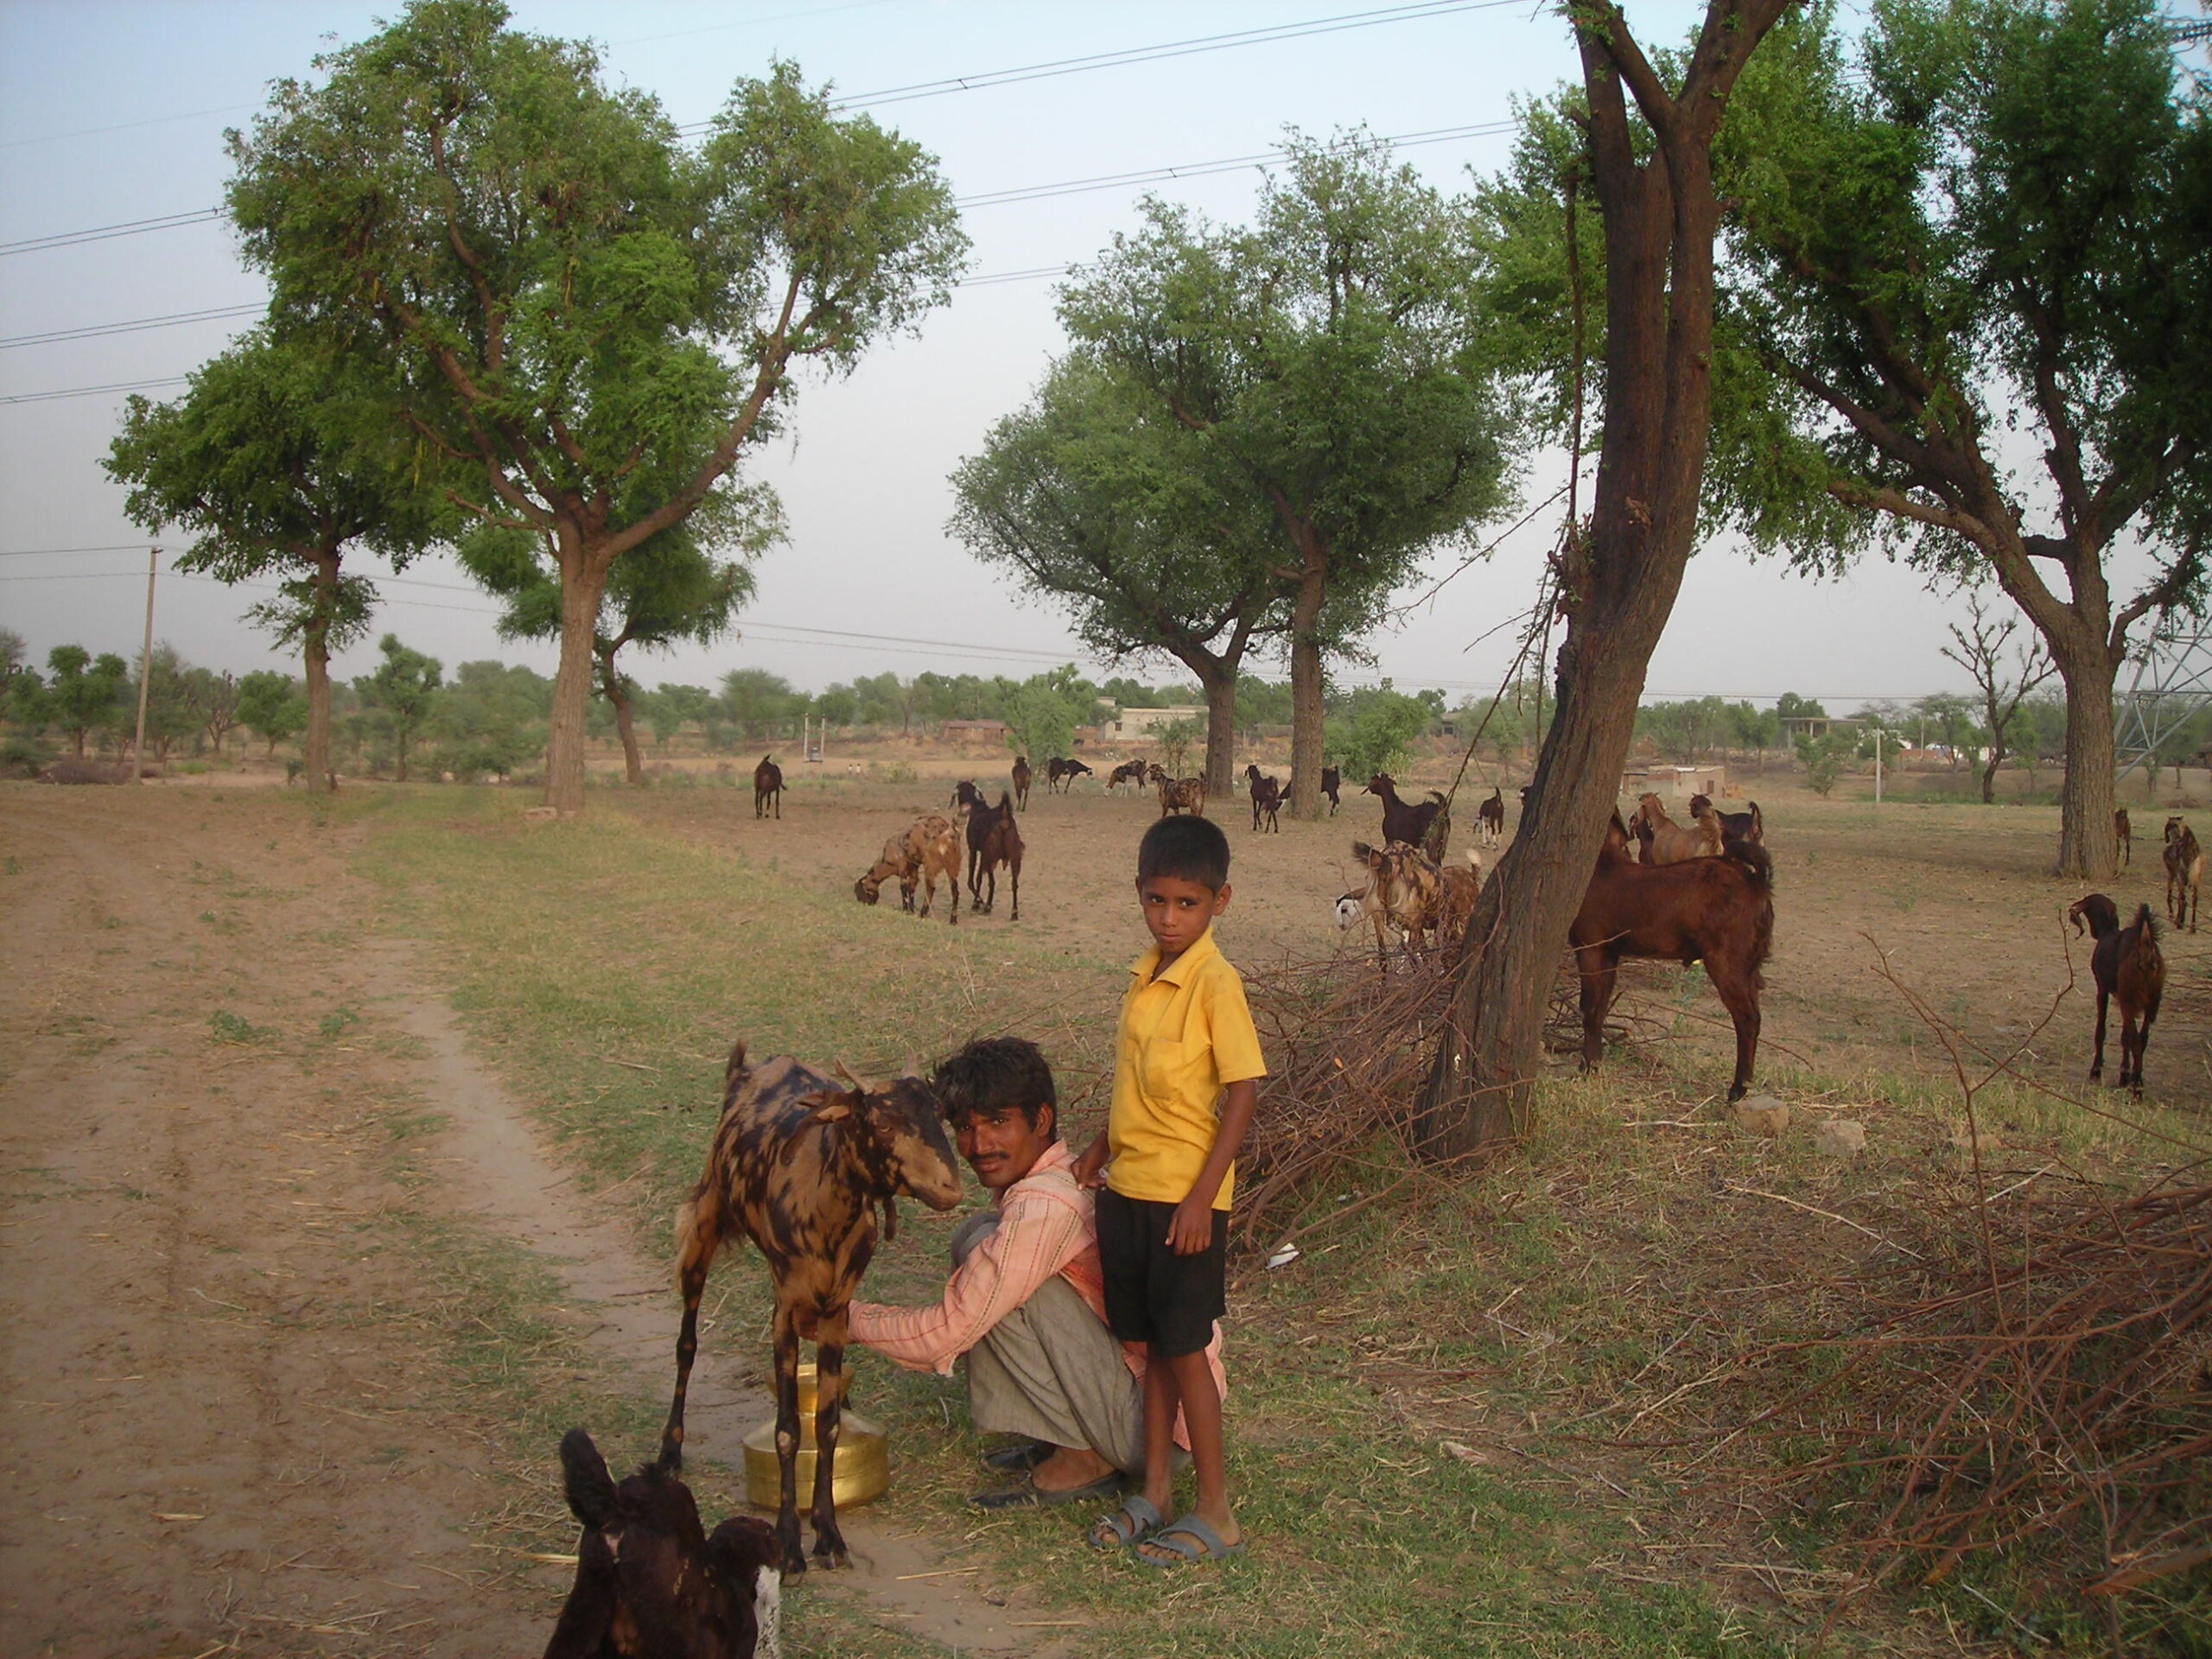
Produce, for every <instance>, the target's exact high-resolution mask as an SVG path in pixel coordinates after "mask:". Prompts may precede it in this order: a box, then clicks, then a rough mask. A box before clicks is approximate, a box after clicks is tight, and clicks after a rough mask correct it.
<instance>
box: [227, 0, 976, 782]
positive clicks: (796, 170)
mask: <svg viewBox="0 0 2212 1659" xmlns="http://www.w3.org/2000/svg"><path fill="white" fill-rule="evenodd" d="M506 21H507V11H506V9H505V6H504V5H502V4H500V3H498V0H415V3H413V4H411V5H410V6H409V7H408V9H407V10H406V11H405V12H404V15H403V16H401V18H400V20H399V21H398V22H397V23H395V24H393V25H392V26H391V27H390V28H388V29H385V31H384V32H383V33H382V34H380V35H376V36H375V37H373V38H372V39H370V40H368V41H364V42H362V43H360V44H359V45H357V46H352V47H348V48H344V49H342V50H340V51H337V52H334V53H332V54H327V55H326V56H325V57H323V58H321V59H319V60H317V65H316V67H317V68H318V69H319V70H320V71H321V79H320V80H319V81H317V82H315V83H314V84H308V83H305V82H300V81H285V82H283V83H280V84H279V85H278V86H277V89H276V92H275V96H274V99H273V107H272V109H271V110H270V112H269V113H268V114H267V115H266V116H264V118H261V119H260V120H259V121H258V122H257V123H256V124H255V126H254V129H253V130H252V132H251V135H250V136H246V135H233V137H232V153H233V156H234V159H235V162H236V169H237V170H236V173H235V175H234V176H233V178H232V183H231V186H230V194H229V201H230V209H231V213H232V217H233V219H235V220H236V221H237V223H238V226H239V228H240V229H241V230H242V231H243V232H245V245H246V249H247V252H248V254H249V256H250V257H251V258H252V260H253V261H254V263H255V264H257V265H259V266H261V267H262V268H263V269H264V270H267V271H268V272H269V274H270V277H271V278H272V279H273V281H274V283H275V285H276V304H277V307H278V308H279V309H280V311H285V312H289V311H299V312H302V313H307V314H311V315H316V316H318V317H322V318H326V319H328V320H329V321H330V322H331V323H332V324H333V325H334V326H340V327H350V328H353V329H354V330H357V331H359V332H360V333H361V334H365V335H367V336H368V337H370V338H372V339H374V340H378V341H379V342H381V343H382V344H383V345H384V346H385V347H386V348H387V349H389V350H390V351H391V352H392V353H394V354H395V356H396V357H397V359H398V361H399V362H400V363H401V364H402V365H403V366H404V396H403V397H401V398H400V399H399V400H398V401H397V409H396V413H397V414H398V415H399V416H403V417H404V419H405V420H406V421H407V422H408V423H410V426H411V427H412V429H414V430H415V431H416V432H417V433H418V434H420V435H422V437H423V439H424V441H425V442H427V443H429V444H430V445H432V446H434V447H435V448H436V450H437V451H438V452H439V453H440V454H442V455H443V456H444V457H447V458H448V459H449V460H451V461H453V462H454V463H455V464H456V466H457V467H458V468H459V469H460V472H461V482H459V483H457V484H456V485H455V486H454V492H453V495H454V501H455V503H456V505H459V506H461V508H463V509H465V510H466V511H467V512H470V513H472V514H474V516H476V517H477V518H480V519H481V520H483V521H484V522H486V523H487V524H496V525H501V526H505V527H508V528H512V529H515V530H519V531H527V532H530V533H531V534H535V535H539V536H543V537H546V538H547V539H548V540H549V542H550V546H551V549H552V557H553V559H554V561H555V563H556V564H557V566H558V568H559V571H560V581H561V601H562V608H561V624H562V626H561V665H560V673H559V676H558V678H557V680H556V690H555V694H554V702H553V712H552V717H551V720H550V722H549V735H548V741H547V754H546V799H547V801H548V802H549V803H550V804H551V805H553V806H555V807H556V808H558V809H560V810H562V811H563V812H575V811H579V810H582V805H583V783H584V767H583V741H584V734H585V715H586V706H587V703H588V700H589V697H590V694H591V689H592V682H593V679H594V675H595V673H596V661H595V654H594V632H595V631H596V630H597V628H598V626H599V625H600V620H601V602H602V599H603V596H604V594H605V592H606V589H607V582H608V581H609V578H610V576H611V574H612V572H613V568H614V566H615V564H616V563H618V562H619V561H620V560H621V559H623V558H625V557H626V556H630V555H631V554H632V553H634V552H635V551H636V550H638V549H639V548H641V547H643V546H644V545H645V543H648V542H649V541H651V540H652V538H653V537H656V536H658V535H660V534H662V533H663V532H664V531H668V530H670V529H671V528H673V527H674V526H676V525H677V524H682V523H683V521H684V520H685V519H686V518H688V517H689V516H690V514H691V513H693V512H696V511H697V510H698V509H699V507H700V506H701V505H702V504H703V503H705V502H706V501H708V500H709V498H710V497H712V496H713V495H715V493H717V492H718V491H727V490H729V489H732V488H734V487H736V478H737V474H736V468H737V467H738V463H739V461H740V458H741V455H743V454H745V453H746V451H747V448H749V447H751V446H753V445H756V444H758V443H760V442H762V441H763V440H765V439H766V437H767V436H768V435H770V434H771V433H772V432H774V431H775V430H776V429H778V428H779V423H781V421H782V420H783V418H784V416H785V412H786V411H787V410H788V408H789V405H790V403H791V391H792V386H793V381H794V373H795V371H796V370H797V369H798V366H799V365H803V364H805V363H807V362H813V363H816V364H817V365H822V366H823V368H824V369H825V370H828V371H829V372H844V371H848V370H849V369H850V368H851V367H852V366H853V365H855V363H857V362H858V360H859V359H860V357H861V353H862V352H863V351H864V350H865V349H866V348H867V346H868V345H869V344H871V343H872V342H873V341H874V340H879V339H880V338H882V337H883V336H885V335H886V334H892V333H895V332H897V331H899V330H901V329H903V328H906V327H909V326H911V325H912V323H913V322H914V321H916V320H917V319H918V317H919V316H920V315H922V314H923V313H924V312H925V310H927V309H928V308H930V307H931V306H933V305H936V304H938V303H941V302H943V301H944V299H945V298H946V296H947V295H948V293H949V288H950V283H951V281H952V279H953V277H954V276H955V275H956V274H957V271H958V270H959V268H960V265H961V263H962V261H963V258H964V257H965V251H966V246H967V244H966V240H965V238H963V236H962V235H961V233H960V231H959V229H958V226H957V219H956V216H955V214H954V212H953V207H952V201H951V196H950V192H949V190H948V189H947V188H946V187H945V185H944V182H943V181H942V180H941V179H940V178H939V177H938V174H937V172H936V170H935V167H934V164H933V162H932V161H931V158H930V157H929V156H927V155H926V154H925V153H924V152H923V150H922V149H920V148H919V147H918V145H915V144H913V143H909V142H907V141H906V140H904V139H901V138H899V137H897V135H895V134H893V133H890V132H887V131H886V130H883V129H881V128H880V127H879V126H877V125H876V124H875V123H874V121H872V120H870V119H869V118H867V117H865V116H848V117H841V116H838V115H836V114H835V113H834V112H833V111H832V110H831V107H830V104H829V97H828V95H827V93H826V92H818V91H817V92H810V91H809V90H807V89H806V88H805V87H804V86H803V85H802V84H801V82H800V79H799V75H798V70H797V68H796V67H794V66H792V65H790V64H779V65H777V66H776V67H774V69H773V70H772V73H770V74H769V75H768V76H767V77H766V79H743V80H741V81H739V83H738V84H737V86H736V88H735V90H734V92H733V93H732V94H731V97H730V99H729V102H728V105H727V106H726V107H725V108H724V109H723V111H722V112H721V115H720V116H718V117H717V118H715V124H714V129H713V131H712V133H711V135H710V136H709V137H708V138H707V140H706V142H705V143H703V144H702V146H700V147H699V148H697V149H690V148H687V147H685V146H684V145H683V144H682V143H679V141H678V138H677V132H676V129H675V127H674V125H673V124H671V122H670V120H669V119H668V118H667V116H666V115H665V114H664V112H663V111H661V109H660V107H659V105H658V103H656V102H655V101H654V100H653V99H651V98H649V97H647V96H646V95H645V94H643V93H641V92H634V91H627V90H615V89H613V88H610V87H609V86H607V85H606V84H605V82H604V80H603V78H602V76H601V67H600V63H599V60H598V58H597V55H596V54H595V53H594V51H593V49H592V48H589V47H588V46H584V45H582V44H578V43H575V42H572V41H555V40H549V39H545V38H543V37H540V36H536V35H526V34H524V33H522V32H520V31H519V30H515V29H509V28H508V27H506Z"/></svg>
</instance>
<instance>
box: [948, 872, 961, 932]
mask: <svg viewBox="0 0 2212 1659" xmlns="http://www.w3.org/2000/svg"><path fill="white" fill-rule="evenodd" d="M947 885H948V886H949V887H951V889H952V893H951V899H952V925H953V926H955V927H957V926H959V925H960V872H959V870H958V869H957V868H955V869H954V871H953V872H952V880H950V882H949V883H947Z"/></svg>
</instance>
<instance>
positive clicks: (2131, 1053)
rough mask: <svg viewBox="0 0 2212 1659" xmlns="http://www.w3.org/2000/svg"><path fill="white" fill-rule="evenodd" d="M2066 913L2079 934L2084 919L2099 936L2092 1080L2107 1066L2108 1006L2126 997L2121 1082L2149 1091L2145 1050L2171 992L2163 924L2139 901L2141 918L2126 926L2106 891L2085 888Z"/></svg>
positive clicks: (2092, 962) (2093, 964)
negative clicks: (2162, 940) (2162, 943)
mask: <svg viewBox="0 0 2212 1659" xmlns="http://www.w3.org/2000/svg"><path fill="white" fill-rule="evenodd" d="M2066 918H2067V919H2068V920H2069V921H2070V922H2072V923H2073V924H2074V931H2075V933H2076V934H2079V933H2080V932H2081V931H2082V924H2083V923H2085V922H2086V923H2087V924H2088V929H2089V931H2090V933H2091V934H2092V935H2093V936H2094V938H2095V939H2096V941H2097V947H2096V949H2095V950H2094V951H2092V952H2091V953H2090V956H2089V974H2090V976H2091V977H2092V978H2094V980H2095V981H2096V982H2097V1039H2096V1051H2095V1053H2094V1056H2093V1058H2091V1059H2090V1061H2089V1081H2090V1082H2092V1083H2094V1082H2096V1081H2097V1080H2098V1079H2099V1078H2101V1077H2103V1076H2104V1070H2105V1010H2106V1007H2107V1005H2108V1004H2109V1003H2110V1002H2111V1001H2112V1000H2113V998H2114V997H2118V998H2119V999H2120V1087H2121V1088H2123V1089H2133V1090H2134V1091H2135V1092H2136V1093H2137V1094H2141V1093H2142V1092H2143V1051H2144V1050H2145V1048H2146V1047H2148V1046H2150V1042H2151V1022H2152V1020H2156V1019H2157V1018H2158V1001H2159V999H2160V998H2161V997H2163V996H2164V995H2165V991H2166V959H2165V957H2164V956H2162V955H2161V954H2160V953H2159V950H2158V922H2157V920H2156V919H2155V918H2153V917H2152V914H2151V906H2148V905H2138V906H2136V907H2135V919H2134V920H2133V922H2131V923H2129V924H2128V925H2126V927H2122V926H2121V925H2120V911H2119V909H2118V907H2117V906H2114V905H2113V901H2112V900H2111V899H2107V898H2106V897H2105V895H2104V894H2102V893H2085V894H2084V895H2082V897H2081V898H2079V899H2075V901H2074V902H2073V904H2072V905H2070V906H2068V908H2067V912H2066Z"/></svg>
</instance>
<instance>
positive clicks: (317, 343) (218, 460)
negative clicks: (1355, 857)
mask: <svg viewBox="0 0 2212 1659" xmlns="http://www.w3.org/2000/svg"><path fill="white" fill-rule="evenodd" d="M396 388H397V380H396V378H394V377H393V375H392V374H391V372H390V369H389V366H388V365H384V364H380V363H379V362H378V361H377V359H376V358H375V355H374V354H373V353H371V352H368V351H365V350H361V349H351V350H349V349H346V348H345V347H344V346H342V345H341V344H340V342H339V341H338V340H336V339H335V338H334V337H333V336H331V335H329V334H327V333H324V334H317V333H315V332H312V331H308V330H301V329H289V330H279V329H272V328H266V327H264V328H263V329H260V330H257V331H256V332H255V333H253V334H249V335H247V336H246V337H245V339H243V340H239V341H238V343H237V344H235V345H234V346H232V347H231V349H230V350H229V351H227V352H226V353H223V354H222V355H221V356H220V357H218V358H215V359H213V360H211V361H209V362H207V363H205V364H203V365H200V368H199V369H197V370H195V371H194V373H193V375H192V379H191V385H190V387H189V389H188V391H186V392H185V394H184V395H183V396H182V397H179V398H178V399H176V400H175V402H174V403H168V404H153V403H149V402H148V401H147V400H146V399H145V398H143V397H132V398H131V399H130V402H129V404H127V405H125V411H124V421H123V430H122V432H121V434H120V435H118V437H117V438H116V440H115V442H114V444H113V445H112V446H111V448H110V449H109V451H108V454H107V458H106V460H105V461H104V462H103V463H102V464H103V465H104V466H105V467H106V468H107V470H108V472H109V474H111V475H112V476H113V477H114V478H115V479H117V480H118V481H119V482H121V483H124V484H126V485H128V486H130V496H129V497H128V499H126V501H125V503H124V507H125V511H127V512H129V513H130V516H131V518H134V519H136V520H137V522H138V523H139V524H143V525H144V526H145V527H146V528H147V529H148V530H149V531H160V530H161V529H162V528H163V527H164V526H166V525H169V524H175V525H177V526H179V527H181V529H183V530H185V531H188V532H190V533H191V535H192V536H193V537H194V540H193V543H192V545H191V546H190V547H189V548H188V549H186V550H184V551H183V552H182V553H181V554H179V555H178V556H177V557H176V567H177V569H180V570H186V571H196V572H204V573H206V574H207V575H213V576H214V577H216V578H217V579H218V580H219V581H222V582H261V581H265V580H267V579H268V578H270V577H272V576H273V577H275V578H276V579H277V590H278V597H277V598H276V599H274V600H272V601H267V602H265V603H264V604H260V605H257V606H255V607H253V608H252V610H251V612H250V614H251V616H252V617H253V618H254V620H256V621H257V622H259V623H260V624H262V625H263V626H265V627H269V628H271V629H273V630H274V631H275V632H276V633H277V637H278V638H279V639H282V640H283V642H284V643H285V644H286V645H298V646H299V647H300V648H301V652H302V660H303V662H304V665H305V668H306V675H307V699H308V726H307V732H308V737H307V778H308V787H309V788H310V789H327V788H328V787H329V786H330V778H331V764H330V658H331V654H332V653H333V652H337V651H340V650H343V649H344V648H345V647H346V646H347V645H351V644H353V642H354V641H355V640H357V639H360V638H362V637H363V636H364V635H365V633H366V632H368V626H369V617H370V614H371V612H372V609H373V607H374V604H375V600H376V589H375V588H373V587H372V585H371V584H370V583H369V582H367V581H366V580H365V579H364V578H362V577H360V576H357V575H353V574H351V573H349V572H347V571H346V570H345V569H342V563H343V560H344V558H345V556H346V550H347V549H348V548H351V547H354V546H357V545H358V546H364V547H367V548H371V549H373V550H376V551H378V552H379V553H382V554H383V555H384V556H385V557H386V558H388V559H390V560H391V563H392V565H393V567H394V568H395V569H402V568H404V566H405V565H406V563H408V561H409V560H410V559H411V558H412V557H414V556H416V554H417V553H419V552H420V551H422V550H423V548H424V547H426V546H427V545H429V543H431V542H433V541H434V540H435V539H436V537H438V535H439V534H440V532H441V530H442V524H443V518H444V515H443V513H442V502H441V500H440V499H439V498H438V496H437V494H436V492H435V473H436V467H435V463H433V464H432V465H431V466H429V467H427V468H426V467H425V465H424V458H423V455H422V454H420V453H419V451H418V447H417V445H416V443H415V442H413V440H412V439H411V438H410V435H408V434H407V433H406V432H405V431H404V430H403V429H400V428H399V427H398V426H397V424H396V423H393V422H392V420H391V417H390V415H389V413H388V412H387V411H388V409H389V405H390V403H391V397H392V395H393V392H394V391H395V390H396Z"/></svg>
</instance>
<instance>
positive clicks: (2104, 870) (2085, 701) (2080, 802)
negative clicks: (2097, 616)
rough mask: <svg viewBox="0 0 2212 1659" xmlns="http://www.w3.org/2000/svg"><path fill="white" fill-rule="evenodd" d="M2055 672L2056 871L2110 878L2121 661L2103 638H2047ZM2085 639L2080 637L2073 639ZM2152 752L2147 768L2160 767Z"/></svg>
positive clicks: (2114, 859)
mask: <svg viewBox="0 0 2212 1659" xmlns="http://www.w3.org/2000/svg"><path fill="white" fill-rule="evenodd" d="M2049 643H2050V652H2051V655H2052V657H2053V658H2056V661H2057V663H2058V677H2059V678H2060V679H2062V680H2063V681H2065V682H2066V779H2065V781H2064V782H2063V784H2061V785H2060V786H2059V795H2058V799H2059V806H2060V812H2059V832H2058V874H2060V875H2062V876H2071V877H2074V878H2076V879H2078V880H2085V881H2101V880H2109V879H2110V878H2111V877H2112V876H2113V874H2115V873H2116V871H2117V870H2118V868H2119V860H2120V848H2119V843H2118V842H2115V841H2114V840H2113V827H2112V814H2113V799H2114V798H2115V793H2116V791H2115V789H2114V785H2113V756H2114V753H2115V751H2116V748H2117V746H2116V745H2115V744H2114V742H2113V732H2112V707H2113V680H2114V679H2115V678H2116V677H2118V675H2119V673H2120V662H2119V660H2118V659H2117V658H2115V657H2114V656H2113V653H2112V652H2111V651H2110V650H2108V649H2107V647H2106V646H2105V645H2103V644H2102V643H2101V641H2098V642H2087V643H2088V649H2086V650H2069V649H2065V648H2063V647H2062V645H2061V643H2060V641H2058V640H2056V639H2050V642H2049ZM2076 643H2077V644H2079V643H2083V642H2076ZM2150 772H2151V774H2152V776H2153V777H2155V776H2156V775H2157V773H2158V763H2157V760H2156V759H2155V758H2154V759H2153V760H2152V765H2151V767H2150Z"/></svg>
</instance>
